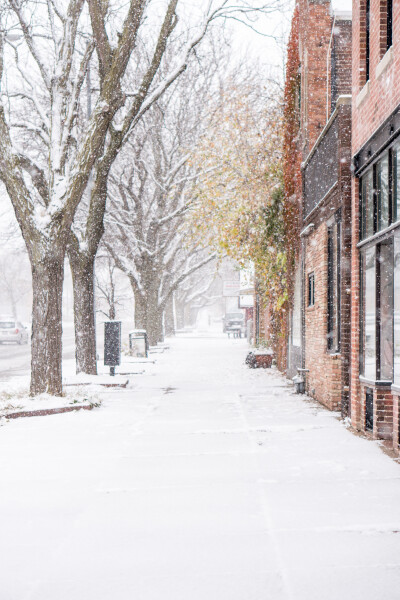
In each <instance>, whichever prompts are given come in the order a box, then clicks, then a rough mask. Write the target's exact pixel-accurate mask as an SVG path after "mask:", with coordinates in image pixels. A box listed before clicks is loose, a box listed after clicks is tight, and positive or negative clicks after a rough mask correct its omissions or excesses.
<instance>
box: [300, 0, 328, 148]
mask: <svg viewBox="0 0 400 600" xmlns="http://www.w3.org/2000/svg"><path fill="white" fill-rule="evenodd" d="M299 31H300V60H301V81H302V98H301V105H302V111H301V122H300V131H301V134H302V135H301V138H302V148H303V152H304V155H305V156H306V155H307V154H308V152H309V150H310V149H311V148H312V147H313V145H314V143H315V142H316V140H317V139H318V136H319V135H320V133H321V131H322V129H323V128H324V126H325V123H326V120H327V118H326V115H327V101H328V102H329V109H330V100H331V99H330V94H329V95H328V99H327V90H330V87H331V79H330V70H329V69H328V72H327V64H326V57H327V53H328V49H329V41H330V36H331V31H332V16H331V12H330V2H322V3H311V2H308V0H300V1H299ZM329 112H330V111H329Z"/></svg>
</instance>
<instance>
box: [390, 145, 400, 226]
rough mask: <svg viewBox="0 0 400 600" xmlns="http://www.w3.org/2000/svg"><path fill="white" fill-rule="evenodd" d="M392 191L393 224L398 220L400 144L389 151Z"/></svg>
mask: <svg viewBox="0 0 400 600" xmlns="http://www.w3.org/2000/svg"><path fill="white" fill-rule="evenodd" d="M391 163H392V189H393V219H392V220H393V222H396V221H397V220H398V219H400V144H395V145H394V146H393V149H392V151H391Z"/></svg>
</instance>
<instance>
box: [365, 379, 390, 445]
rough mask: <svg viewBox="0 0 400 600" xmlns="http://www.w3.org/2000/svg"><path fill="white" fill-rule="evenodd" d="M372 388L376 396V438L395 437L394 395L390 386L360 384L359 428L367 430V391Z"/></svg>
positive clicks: (386, 438)
mask: <svg viewBox="0 0 400 600" xmlns="http://www.w3.org/2000/svg"><path fill="white" fill-rule="evenodd" d="M368 388H369V389H372V391H373V398H374V411H373V415H374V428H373V431H372V435H373V438H374V439H379V440H389V441H391V440H392V439H393V396H392V393H391V390H390V387H388V386H374V385H369V384H364V383H363V384H361V385H360V424H359V427H358V429H359V430H361V431H365V419H366V416H365V413H366V391H367V389H368Z"/></svg>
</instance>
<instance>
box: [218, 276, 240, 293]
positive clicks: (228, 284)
mask: <svg viewBox="0 0 400 600" xmlns="http://www.w3.org/2000/svg"><path fill="white" fill-rule="evenodd" d="M239 290H240V281H239V279H232V280H226V281H224V286H223V292H222V293H223V295H224V296H239Z"/></svg>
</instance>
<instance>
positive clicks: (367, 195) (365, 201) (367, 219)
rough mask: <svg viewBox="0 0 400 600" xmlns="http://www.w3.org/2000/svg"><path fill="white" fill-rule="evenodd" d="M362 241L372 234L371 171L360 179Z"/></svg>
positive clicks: (372, 189) (372, 197) (372, 187)
mask: <svg viewBox="0 0 400 600" xmlns="http://www.w3.org/2000/svg"><path fill="white" fill-rule="evenodd" d="M361 223H362V239H365V238H367V237H370V236H371V235H373V233H374V185H373V172H372V169H370V170H369V171H367V172H366V173H365V175H363V176H362V178H361Z"/></svg>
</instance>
